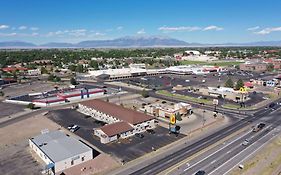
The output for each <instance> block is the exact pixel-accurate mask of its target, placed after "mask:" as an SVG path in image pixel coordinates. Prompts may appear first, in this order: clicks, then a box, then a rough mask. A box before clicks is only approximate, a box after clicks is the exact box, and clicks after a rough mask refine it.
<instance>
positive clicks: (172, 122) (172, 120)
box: [170, 114, 176, 125]
mask: <svg viewBox="0 0 281 175" xmlns="http://www.w3.org/2000/svg"><path fill="white" fill-rule="evenodd" d="M170 123H171V124H173V125H174V124H175V123H176V115H175V114H172V115H171V116H170Z"/></svg>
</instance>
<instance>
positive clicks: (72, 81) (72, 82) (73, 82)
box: [70, 77, 78, 85]
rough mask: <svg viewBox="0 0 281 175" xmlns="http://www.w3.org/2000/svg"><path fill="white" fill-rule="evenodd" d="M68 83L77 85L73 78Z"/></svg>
mask: <svg viewBox="0 0 281 175" xmlns="http://www.w3.org/2000/svg"><path fill="white" fill-rule="evenodd" d="M70 83H71V84H72V85H77V84H78V83H77V81H76V80H75V78H73V77H72V78H71V79H70Z"/></svg>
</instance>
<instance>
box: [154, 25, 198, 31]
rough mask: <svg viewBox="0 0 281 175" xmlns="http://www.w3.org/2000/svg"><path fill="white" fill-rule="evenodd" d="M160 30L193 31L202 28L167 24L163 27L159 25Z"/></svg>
mask: <svg viewBox="0 0 281 175" xmlns="http://www.w3.org/2000/svg"><path fill="white" fill-rule="evenodd" d="M158 30H161V31H169V32H174V31H188V32H191V31H196V30H201V28H200V27H196V26H193V27H190V26H180V27H166V26H163V27H159V28H158Z"/></svg>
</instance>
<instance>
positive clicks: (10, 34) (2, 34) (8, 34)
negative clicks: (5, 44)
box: [0, 33, 17, 37]
mask: <svg viewBox="0 0 281 175" xmlns="http://www.w3.org/2000/svg"><path fill="white" fill-rule="evenodd" d="M16 35H17V33H0V37H8V36H16Z"/></svg>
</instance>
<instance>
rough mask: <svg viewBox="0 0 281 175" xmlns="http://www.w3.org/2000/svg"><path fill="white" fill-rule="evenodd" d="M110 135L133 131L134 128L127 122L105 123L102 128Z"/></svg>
mask: <svg viewBox="0 0 281 175" xmlns="http://www.w3.org/2000/svg"><path fill="white" fill-rule="evenodd" d="M100 129H101V130H102V131H103V132H104V133H105V134H106V135H108V136H109V137H112V136H115V135H117V134H122V133H124V132H127V131H131V130H133V129H134V128H133V127H132V126H131V125H129V124H128V123H127V122H116V123H112V124H108V125H104V126H103V127H101V128H100Z"/></svg>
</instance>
